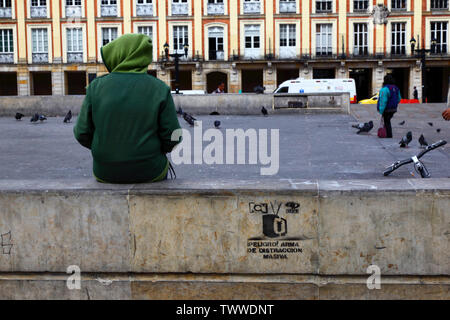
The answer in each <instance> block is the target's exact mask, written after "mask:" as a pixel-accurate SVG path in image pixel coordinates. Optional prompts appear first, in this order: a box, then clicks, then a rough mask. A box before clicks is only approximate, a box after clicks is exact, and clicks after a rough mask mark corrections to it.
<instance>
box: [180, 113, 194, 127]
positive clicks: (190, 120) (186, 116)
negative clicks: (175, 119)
mask: <svg viewBox="0 0 450 320" xmlns="http://www.w3.org/2000/svg"><path fill="white" fill-rule="evenodd" d="M183 119H184V120H185V121H186V122H187V123H189V124H190V125H191V126H195V121H197V119H195V118H194V117H193V116H191V115H190V114H189V113H186V112H183Z"/></svg>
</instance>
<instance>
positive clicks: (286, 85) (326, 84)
mask: <svg viewBox="0 0 450 320" xmlns="http://www.w3.org/2000/svg"><path fill="white" fill-rule="evenodd" d="M336 92H348V93H350V103H357V101H358V100H357V98H356V85H355V80H354V79H313V80H310V79H300V78H299V79H294V80H288V81H285V82H283V83H282V84H281V85H280V86H279V87H278V89H277V90H275V92H274V93H336Z"/></svg>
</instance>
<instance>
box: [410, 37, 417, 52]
mask: <svg viewBox="0 0 450 320" xmlns="http://www.w3.org/2000/svg"><path fill="white" fill-rule="evenodd" d="M409 43H410V45H411V54H414V48H415V47H416V39H414V37H412V38H411V40H409Z"/></svg>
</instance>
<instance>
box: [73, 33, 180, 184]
mask: <svg viewBox="0 0 450 320" xmlns="http://www.w3.org/2000/svg"><path fill="white" fill-rule="evenodd" d="M101 53H102V58H103V62H104V64H105V66H106V68H107V69H108V71H109V72H110V73H109V74H108V75H105V76H103V77H99V78H97V79H96V80H94V81H93V82H92V83H91V84H90V85H89V86H88V88H87V91H86V97H85V99H84V102H83V105H82V107H81V111H80V114H79V116H78V120H77V123H76V125H75V127H74V134H75V138H76V139H77V140H78V142H79V143H80V144H81V145H83V146H84V147H86V148H89V149H91V151H92V156H93V160H94V163H93V170H94V175H95V177H96V178H97V179H98V180H99V181H102V182H109V183H141V182H151V181H160V180H163V179H165V177H166V175H167V170H168V166H169V162H168V159H167V157H166V154H167V153H169V152H171V151H172V149H173V148H174V147H175V146H176V145H177V144H178V143H179V142H180V141H181V136H180V139H179V140H178V141H172V140H171V137H172V133H173V132H174V131H175V130H177V129H180V124H179V122H178V118H177V114H176V111H175V105H174V103H173V99H172V95H171V92H170V89H169V87H168V86H167V85H165V84H164V83H163V82H162V81H160V80H158V79H156V78H155V77H152V76H150V75H148V74H147V69H148V65H149V64H150V63H151V62H152V42H151V39H150V38H149V37H148V36H146V35H142V34H126V35H124V36H122V37H120V38H118V39H116V40H114V41H112V42H111V43H109V44H107V45H106V46H104V47H102V49H101Z"/></svg>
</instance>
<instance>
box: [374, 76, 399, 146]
mask: <svg viewBox="0 0 450 320" xmlns="http://www.w3.org/2000/svg"><path fill="white" fill-rule="evenodd" d="M401 99H402V97H401V95H400V89H399V88H398V87H397V86H396V85H395V80H394V78H393V77H392V75H390V74H388V75H386V76H385V77H384V82H383V87H382V88H381V90H380V93H379V95H378V103H377V109H378V112H379V113H380V114H381V115H382V116H383V120H384V127H385V128H386V138H392V126H391V119H392V117H393V116H394V114H395V113H396V112H397V107H398V104H399V103H400V100H401Z"/></svg>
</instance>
